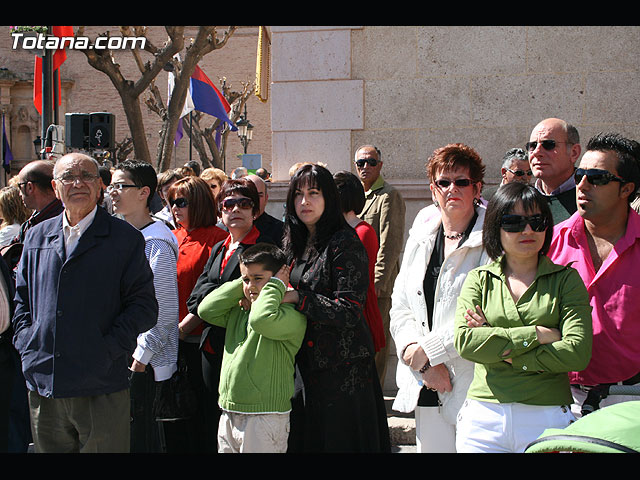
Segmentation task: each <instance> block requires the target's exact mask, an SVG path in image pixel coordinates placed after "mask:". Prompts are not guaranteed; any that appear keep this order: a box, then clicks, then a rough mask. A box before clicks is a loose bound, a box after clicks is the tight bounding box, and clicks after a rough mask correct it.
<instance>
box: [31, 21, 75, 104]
mask: <svg viewBox="0 0 640 480" xmlns="http://www.w3.org/2000/svg"><path fill="white" fill-rule="evenodd" d="M51 34H52V35H53V36H55V37H73V27H71V26H64V27H63V26H54V27H52V32H51ZM66 59H67V52H66V50H65V49H64V48H60V49H58V50H56V51H55V53H54V54H53V60H52V61H53V71H54V72H55V71H56V70H58V69H59V68H60V66H61V65H62V64H63V63H64V61H65V60H66ZM61 85H62V75H60V74H58V85H57V88H58V105H62V95H61V94H60V92H61V90H62V88H61ZM33 104H34V106H35V107H36V110H37V111H38V113H39V114H40V115H42V57H39V56H38V55H36V58H35V65H34V69H33Z"/></svg>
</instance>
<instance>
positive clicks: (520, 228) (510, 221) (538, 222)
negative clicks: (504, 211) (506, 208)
mask: <svg viewBox="0 0 640 480" xmlns="http://www.w3.org/2000/svg"><path fill="white" fill-rule="evenodd" d="M527 225H530V226H531V230H533V231H534V232H544V231H545V230H546V229H547V221H546V220H545V218H544V217H543V216H542V215H540V214H539V213H537V214H535V215H531V216H530V217H526V216H524V215H503V216H502V221H501V222H500V227H502V229H503V230H504V231H505V232H509V233H516V232H518V233H519V232H524V229H525V228H527Z"/></svg>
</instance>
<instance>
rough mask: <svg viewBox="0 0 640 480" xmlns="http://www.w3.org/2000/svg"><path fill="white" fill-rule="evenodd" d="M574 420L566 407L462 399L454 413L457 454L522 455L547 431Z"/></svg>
mask: <svg viewBox="0 0 640 480" xmlns="http://www.w3.org/2000/svg"><path fill="white" fill-rule="evenodd" d="M574 420H575V417H574V416H573V414H572V413H571V408H570V407H569V406H545V405H524V404H522V403H491V402H480V401H477V400H471V399H467V400H465V402H464V404H463V405H462V408H461V409H460V412H458V421H457V435H456V450H457V452H458V453H491V452H493V453H509V452H511V453H522V452H524V450H525V449H526V448H527V446H528V445H529V444H530V443H531V442H533V441H534V440H535V439H537V438H538V437H539V436H540V435H541V434H542V432H543V431H544V430H545V429H547V428H565V427H567V426H568V425H569V424H570V423H571V422H573V421H574Z"/></svg>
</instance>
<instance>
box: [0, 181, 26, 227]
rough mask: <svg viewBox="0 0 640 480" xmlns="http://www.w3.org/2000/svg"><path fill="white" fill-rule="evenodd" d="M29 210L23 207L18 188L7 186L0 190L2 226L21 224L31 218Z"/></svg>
mask: <svg viewBox="0 0 640 480" xmlns="http://www.w3.org/2000/svg"><path fill="white" fill-rule="evenodd" d="M31 213H32V212H31V210H29V209H28V208H27V207H25V206H24V203H22V197H21V196H20V190H19V189H18V187H14V186H9V187H3V188H1V189H0V215H1V216H2V226H3V227H5V226H7V225H13V224H15V223H17V224H22V223H24V222H26V221H27V219H28V218H29V217H30V216H31Z"/></svg>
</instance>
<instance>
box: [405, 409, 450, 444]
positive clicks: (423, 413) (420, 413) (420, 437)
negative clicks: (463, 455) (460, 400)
mask: <svg viewBox="0 0 640 480" xmlns="http://www.w3.org/2000/svg"><path fill="white" fill-rule="evenodd" d="M441 408H442V407H416V410H415V417H416V452H418V453H456V426H455V425H452V424H451V423H448V422H446V421H445V420H444V418H443V417H442V414H441V413H440V409H441Z"/></svg>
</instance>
